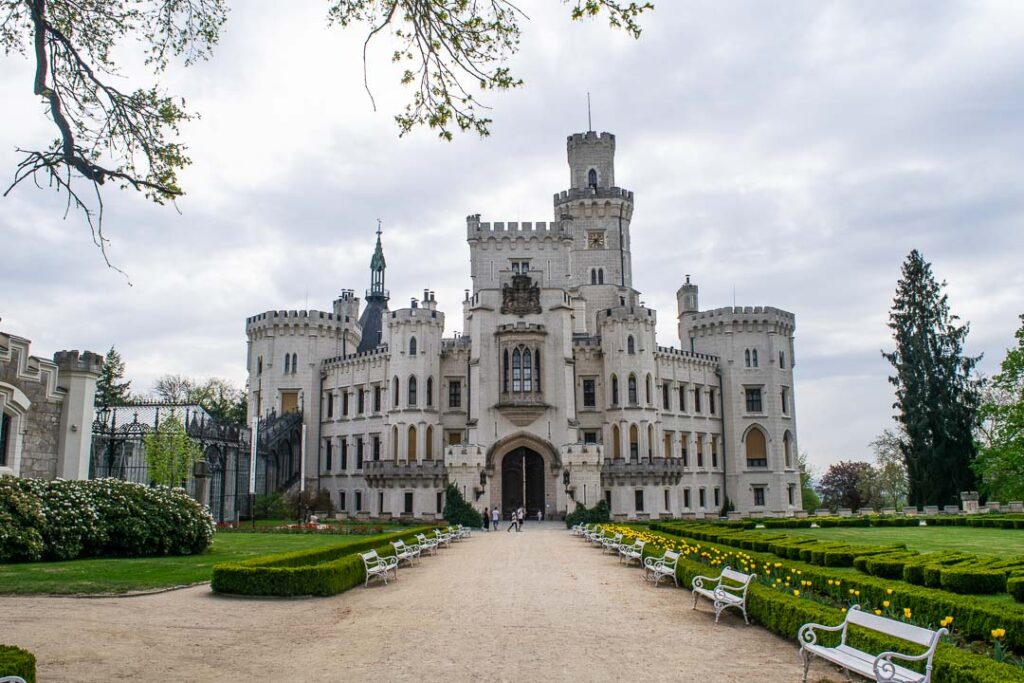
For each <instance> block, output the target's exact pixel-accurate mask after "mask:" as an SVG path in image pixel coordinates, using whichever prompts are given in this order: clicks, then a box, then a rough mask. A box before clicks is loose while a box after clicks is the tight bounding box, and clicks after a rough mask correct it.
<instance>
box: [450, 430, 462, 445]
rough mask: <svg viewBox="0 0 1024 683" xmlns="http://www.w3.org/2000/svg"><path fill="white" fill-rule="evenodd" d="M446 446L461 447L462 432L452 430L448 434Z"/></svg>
mask: <svg viewBox="0 0 1024 683" xmlns="http://www.w3.org/2000/svg"><path fill="white" fill-rule="evenodd" d="M448 445H449V446H460V445H462V431H461V430H454V431H450V432H448Z"/></svg>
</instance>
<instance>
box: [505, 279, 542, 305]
mask: <svg viewBox="0 0 1024 683" xmlns="http://www.w3.org/2000/svg"><path fill="white" fill-rule="evenodd" d="M501 312H502V314H503V315H504V314H508V313H511V314H512V315H531V314H539V313H541V307H540V287H539V286H537V285H535V284H534V283H533V280H531V279H530V276H529V275H513V276H512V284H511V285H505V286H503V287H502V288H501Z"/></svg>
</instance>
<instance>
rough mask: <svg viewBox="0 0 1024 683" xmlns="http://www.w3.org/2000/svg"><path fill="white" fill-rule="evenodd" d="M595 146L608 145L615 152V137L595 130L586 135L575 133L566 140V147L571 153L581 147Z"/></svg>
mask: <svg viewBox="0 0 1024 683" xmlns="http://www.w3.org/2000/svg"><path fill="white" fill-rule="evenodd" d="M595 144H600V145H606V146H608V147H610V148H612V149H613V150H614V149H615V135H613V134H612V133H607V132H605V133H598V132H597V131H594V130H588V131H587V132H586V133H573V134H572V135H569V136H567V137H566V139H565V146H566V148H567V149H568V150H569V151H570V152H571V151H572V150H573V149H575V148H576V147H579V146H581V145H595Z"/></svg>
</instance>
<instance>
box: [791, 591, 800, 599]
mask: <svg viewBox="0 0 1024 683" xmlns="http://www.w3.org/2000/svg"><path fill="white" fill-rule="evenodd" d="M793 595H794V596H796V597H798V598H799V597H800V591H798V590H796V589H794V590H793Z"/></svg>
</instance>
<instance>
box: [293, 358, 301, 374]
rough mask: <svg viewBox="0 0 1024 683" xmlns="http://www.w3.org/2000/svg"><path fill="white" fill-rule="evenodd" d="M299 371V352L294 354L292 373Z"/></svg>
mask: <svg viewBox="0 0 1024 683" xmlns="http://www.w3.org/2000/svg"><path fill="white" fill-rule="evenodd" d="M298 371H299V354H297V353H293V354H292V374H293V375H294V374H295V373H296V372H298Z"/></svg>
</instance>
